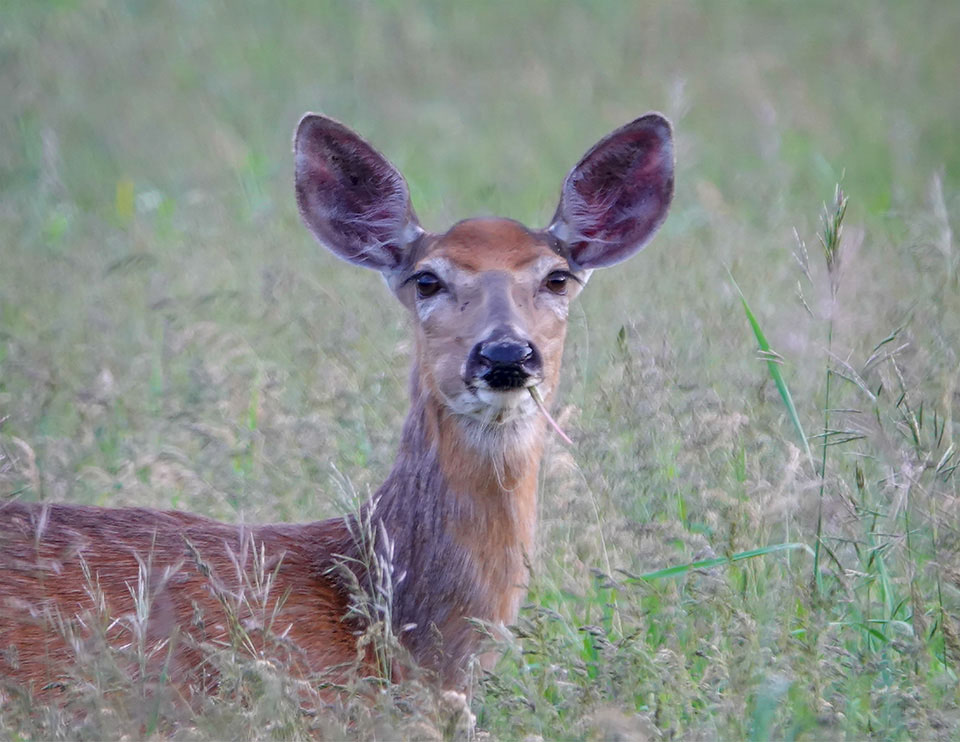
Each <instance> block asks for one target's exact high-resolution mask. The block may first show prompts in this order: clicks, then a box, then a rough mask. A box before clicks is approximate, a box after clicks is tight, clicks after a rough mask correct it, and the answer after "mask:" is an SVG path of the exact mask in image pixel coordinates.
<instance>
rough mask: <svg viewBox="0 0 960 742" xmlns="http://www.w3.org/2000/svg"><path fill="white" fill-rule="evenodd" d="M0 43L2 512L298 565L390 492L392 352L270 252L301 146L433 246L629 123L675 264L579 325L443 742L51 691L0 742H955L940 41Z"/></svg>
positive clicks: (378, 332) (655, 259)
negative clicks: (528, 525) (384, 186)
mask: <svg viewBox="0 0 960 742" xmlns="http://www.w3.org/2000/svg"><path fill="white" fill-rule="evenodd" d="M0 15H2V21H0V99H2V100H3V104H2V109H0V498H6V497H18V498H21V499H23V500H29V501H39V500H44V501H55V502H72V503H85V504H95V505H107V506H131V505H143V506H150V507H158V508H172V509H183V510H189V511H193V512H199V513H203V514H205V515H209V516H212V517H216V518H219V519H222V520H227V521H231V522H241V521H246V522H267V521H305V520H311V519H319V518H325V517H329V516H331V515H335V514H338V513H342V512H344V509H345V508H347V507H349V506H350V502H351V499H355V498H357V497H359V498H361V499H362V498H365V497H366V496H367V495H368V494H369V493H370V492H371V491H372V490H373V489H375V488H376V486H377V485H378V484H379V483H380V482H381V481H382V480H383V478H384V477H385V475H386V473H387V471H388V469H389V467H390V465H391V463H392V460H393V456H394V453H395V450H396V446H397V443H398V439H399V432H400V425H401V422H402V420H403V417H404V415H405V412H406V405H407V399H406V379H407V373H408V362H409V353H410V340H409V336H408V329H409V324H408V322H407V320H406V317H405V316H404V314H403V311H402V310H401V309H400V308H399V305H397V304H395V303H394V301H393V299H392V298H391V297H390V295H389V292H388V290H387V289H386V287H385V286H384V284H383V282H382V281H381V280H380V278H379V277H378V276H377V275H376V274H375V273H373V272H371V271H364V270H361V269H359V268H355V267H353V266H350V265H348V264H346V263H343V262H340V261H338V260H336V259H335V258H334V257H333V256H331V255H330V254H329V253H328V252H327V251H326V250H324V249H323V248H322V247H320V246H319V245H317V244H316V243H315V242H314V241H313V239H312V238H311V237H310V235H309V234H308V232H307V231H306V229H304V227H303V226H302V225H301V223H300V221H299V218H298V215H297V213H296V206H295V202H294V195H293V187H292V172H293V165H292V157H291V136H292V131H293V129H294V126H295V125H296V122H297V120H298V118H299V116H300V115H301V114H302V113H303V112H304V111H306V110H317V111H322V112H324V113H326V114H328V115H330V116H333V117H335V118H337V119H339V120H341V121H344V122H346V123H348V124H349V125H350V126H351V127H353V128H354V129H355V130H357V131H358V132H360V133H361V134H362V135H363V136H365V137H366V138H368V139H369V140H370V141H371V142H373V143H374V144H375V145H376V146H377V147H378V148H379V149H380V150H381V151H382V152H383V153H385V154H386V155H387V156H388V157H389V158H390V159H391V160H392V161H393V162H394V163H395V164H396V165H397V166H398V168H399V169H400V170H401V171H402V172H403V173H404V175H405V176H406V178H407V180H408V182H409V184H410V188H411V192H412V195H413V200H414V204H415V206H416V209H417V212H418V214H419V216H420V219H421V221H422V223H423V224H424V226H425V227H426V228H427V229H432V230H435V231H441V230H443V229H446V227H447V226H449V225H450V224H452V223H453V222H454V221H456V220H458V219H460V218H463V217H466V216H470V215H476V214H498V215H501V216H507V217H511V218H515V219H519V220H521V221H523V222H524V223H526V224H529V225H531V226H536V227H540V226H543V225H545V224H546V223H547V221H548V220H549V218H550V216H551V214H552V213H553V209H554V208H555V206H556V203H557V197H558V193H559V187H560V183H561V182H562V178H563V176H564V175H565V173H566V172H567V170H568V169H569V168H570V167H571V166H572V165H573V164H574V163H575V162H576V161H577V159H578V158H579V157H580V156H581V154H583V152H585V150H586V149H587V148H588V147H589V146H590V145H591V144H592V143H593V142H595V141H596V140H597V139H599V138H600V137H601V136H602V135H604V134H605V133H607V132H608V131H610V130H612V129H613V128H615V127H617V126H619V125H621V124H623V123H625V122H627V121H629V120H631V119H633V118H635V117H637V116H639V115H641V114H642V113H644V112H646V111H648V110H660V111H662V112H663V113H665V114H666V115H667V116H668V117H670V118H671V119H672V121H673V123H674V127H675V133H676V137H677V152H676V157H677V180H676V182H677V187H676V196H675V200H674V204H673V207H672V210H671V214H670V217H669V218H668V220H667V222H666V224H665V225H664V227H663V229H662V230H661V232H660V233H659V235H658V236H657V237H656V239H655V240H654V241H653V242H652V244H651V245H650V246H649V247H647V248H646V250H645V251H644V252H643V253H641V254H640V255H638V256H637V257H635V258H633V259H632V260H631V261H629V262H628V263H625V264H623V265H622V266H618V267H617V268H614V269H612V270H608V271H598V272H597V273H596V275H594V277H593V278H592V279H591V282H590V285H589V287H588V288H587V290H586V291H585V292H584V295H583V296H582V297H581V299H580V300H579V303H578V305H577V307H576V309H575V311H574V312H572V314H571V327H570V337H569V340H568V344H567V348H566V357H565V367H564V377H565V381H564V386H563V388H562V390H561V394H560V397H559V400H558V402H557V404H556V405H555V408H554V414H555V416H556V417H557V418H558V420H559V421H560V423H561V424H562V425H563V427H564V428H565V430H566V432H567V434H569V435H570V437H571V438H572V439H573V440H574V442H575V445H574V446H572V447H568V446H565V445H564V444H563V443H562V442H561V441H559V440H558V439H556V438H555V437H553V438H552V439H551V442H550V444H549V450H548V454H547V457H546V460H545V466H544V470H543V472H542V489H541V496H540V501H539V511H540V529H539V533H538V551H537V553H536V554H535V555H534V557H533V561H532V565H531V566H532V576H531V582H530V591H529V597H528V603H527V605H526V606H525V607H524V609H523V611H522V613H521V616H520V619H519V621H518V625H517V627H516V628H515V631H514V635H513V638H512V639H511V640H509V641H506V640H503V641H500V643H499V644H497V646H496V650H497V651H498V652H499V653H500V654H501V655H502V657H501V659H500V660H499V662H498V664H497V667H496V670H495V671H494V672H492V673H489V674H487V675H483V676H478V677H477V679H476V682H475V684H474V688H473V697H472V702H471V710H472V713H473V715H474V716H475V719H476V721H475V726H473V728H470V725H469V723H468V721H467V720H465V719H463V718H460V719H457V718H456V715H455V714H452V713H451V712H450V711H449V710H446V709H445V708H444V707H443V704H442V703H440V702H439V701H438V700H437V699H436V698H435V697H433V696H432V695H431V694H430V693H429V692H428V691H427V690H426V689H425V688H421V687H418V686H416V684H415V683H408V684H401V685H399V686H397V687H389V686H388V687H386V688H384V689H383V690H382V692H380V693H379V694H377V700H376V702H374V701H371V699H370V697H369V696H362V695H361V694H358V695H357V696H355V697H352V698H348V699H346V700H345V701H344V702H343V703H342V704H341V705H340V706H338V707H337V708H332V709H328V710H325V711H323V712H321V713H318V714H311V713H305V712H303V711H301V710H300V703H301V695H300V694H299V692H298V690H297V689H296V688H295V687H293V684H291V683H289V682H286V681H285V676H284V673H283V668H282V667H277V666H275V665H273V664H270V663H268V662H258V661H257V658H254V657H249V656H244V654H243V652H242V651H240V650H238V651H236V652H235V653H234V654H233V655H231V656H229V657H221V658H219V660H218V661H220V662H221V663H222V670H223V673H224V678H228V679H229V680H230V682H226V680H225V682H224V683H223V687H222V689H221V691H220V692H219V694H218V695H216V696H213V697H211V698H210V699H209V700H207V701H206V702H205V704H204V705H203V707H202V708H184V707H183V705H182V704H177V703H174V702H172V701H170V700H169V696H168V695H165V694H163V693H160V692H156V691H155V690H151V689H150V688H148V687H147V685H145V684H144V682H142V679H138V678H136V677H133V676H132V675H130V674H129V673H126V674H125V673H124V671H123V667H124V666H125V665H124V663H123V661H122V658H119V659H118V658H116V657H112V656H110V655H109V653H108V654H107V655H106V656H101V657H97V656H84V657H78V662H77V667H76V668H75V669H74V670H73V672H74V673H75V676H76V682H75V683H74V684H73V685H71V686H70V687H68V688H67V689H66V690H65V693H66V697H67V700H68V703H67V705H66V706H54V707H44V706H42V705H40V706H38V705H37V704H36V703H34V702H33V701H32V700H31V699H30V698H28V697H24V696H22V695H18V694H16V693H15V692H13V691H9V690H8V691H4V695H3V700H2V701H0V737H2V738H11V739H34V738H70V739H99V738H120V737H125V738H140V737H158V738H165V737H172V738H176V739H229V738H234V739H243V738H269V739H274V738H284V739H286V738H297V739H300V738H338V737H351V738H358V739H393V738H399V737H403V738H428V739H433V738H453V737H458V738H462V737H470V736H473V737H476V738H481V739H497V740H499V739H507V740H508V739H538V738H543V739H650V740H655V739H665V740H666V739H684V740H689V739H693V740H698V739H699V740H712V739H730V740H735V739H753V740H764V739H792V740H821V739H877V740H912V739H931V740H934V739H936V740H951V739H957V738H958V737H960V692H958V675H960V474H957V473H956V466H957V464H958V462H960V450H958V449H960V370H958V369H960V275H958V274H960V244H958V240H957V237H956V235H955V232H954V230H955V229H956V227H957V225H958V223H960V222H958V220H960V139H958V136H957V126H958V122H960V85H958V82H957V75H958V71H960V47H958V46H957V43H956V40H957V38H958V36H960V3H951V2H944V1H943V0H930V1H926V0H920V1H918V2H913V3H897V2H877V3H871V4H866V3H863V4H861V3H841V4H838V3H828V2H823V1H821V0H813V1H812V2H807V3H802V4H799V3H798V4H787V3H777V2H760V1H754V0H733V1H731V2H724V3H709V2H704V1H702V0H701V1H695V0H680V1H678V2H671V3H613V2H610V3H607V2H582V3H572V2H548V1H547V0H534V1H532V2H523V3H506V2H504V3H501V2H490V3H459V4H454V3H443V2H439V0H438V1H436V2H416V3H413V2H410V3H408V2H397V1H394V0H382V1H381V2H375V1H373V0H370V1H367V2H353V3H346V2H343V3H335V2H329V3H328V2H318V3H307V2H296V3H284V4H274V3H256V2H230V3H226V2H204V3H193V2H172V1H171V2H159V3H148V2H129V3H119V2H118V3H114V2H102V1H98V0H92V1H91V2H81V1H80V0H77V1H76V2H70V1H68V0H61V1H60V2H17V1H16V0H7V2H4V3H3V4H2V11H0ZM838 184H839V187H840V189H842V195H839V194H838V193H837V190H836V189H837V185H838ZM844 203H845V209H844V208H843V207H842V205H841V204H844ZM838 224H839V225H840V235H839V238H838V239H837V238H836V235H835V234H834V232H835V231H836V227H837V225H838ZM738 286H739V291H742V298H741V294H740V293H739V291H738V288H737V287H738ZM748 317H752V318H753V320H754V322H753V324H751V322H750V321H749V320H748ZM767 347H769V349H770V350H766V349H765V348H767ZM758 349H759V350H758ZM787 399H792V404H793V405H794V408H791V406H790V405H788V404H786V400H787ZM801 431H802V432H801ZM671 567H675V568H676V569H675V570H673V571H672V572H670V573H668V574H664V573H663V572H662V570H667V569H668V568H671ZM0 610H2V608H0ZM114 660H116V661H114Z"/></svg>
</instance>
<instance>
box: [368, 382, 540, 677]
mask: <svg viewBox="0 0 960 742" xmlns="http://www.w3.org/2000/svg"><path fill="white" fill-rule="evenodd" d="M411 386H412V390H411V391H412V405H411V409H410V413H409V415H408V417H407V420H406V423H405V424H404V429H403V437H402V443H401V447H400V452H399V454H398V456H397V459H396V462H395V464H394V467H393V470H392V471H391V473H390V476H389V477H388V478H387V480H386V481H385V482H384V484H383V485H382V486H381V488H380V489H379V490H378V492H377V495H376V497H375V498H374V499H375V505H373V507H374V508H375V511H374V513H375V515H374V518H375V520H379V521H380V522H382V524H383V526H384V530H385V531H386V533H387V534H388V535H389V537H390V539H391V541H392V547H393V571H394V584H395V585H396V587H395V593H394V598H393V603H394V621H395V623H396V624H397V625H408V624H416V628H415V629H413V630H412V631H410V632H408V633H407V634H406V636H405V639H406V642H407V644H408V646H410V647H411V649H413V650H414V654H415V655H416V654H422V653H424V652H427V653H429V652H432V651H435V649H434V647H433V646H432V645H435V644H436V635H437V630H439V632H440V635H441V636H442V638H443V644H444V649H443V655H444V660H442V662H441V664H444V665H446V664H449V663H457V662H460V661H462V657H461V656H458V655H461V654H462V653H465V652H467V651H468V649H469V648H470V647H472V646H473V639H472V638H471V637H470V636H469V634H470V633H472V632H473V629H472V628H471V627H470V625H469V623H468V622H467V621H465V620H464V619H465V618H478V619H481V620H484V621H489V622H493V623H510V622H512V621H513V620H514V619H515V618H516V614H517V610H518V608H519V605H520V601H521V600H522V598H523V595H524V593H525V591H526V582H527V569H526V561H527V557H528V555H531V554H532V551H533V540H534V531H535V527H536V495H537V478H538V471H539V466H540V459H541V455H542V451H543V439H544V433H545V430H544V425H543V423H542V421H541V420H539V418H538V417H537V418H529V419H522V420H520V421H518V422H517V423H515V424H510V425H497V426H487V427H486V428H484V427H481V426H480V423H478V422H475V421H473V420H467V419H463V418H461V417H457V416H454V415H451V414H450V413H449V412H448V411H447V410H446V409H445V408H444V407H443V406H442V404H441V403H440V402H439V400H437V399H436V398H435V397H433V396H432V395H431V394H430V392H429V391H428V390H427V389H425V388H424V386H423V384H422V382H421V381H420V376H419V373H418V369H417V368H416V367H415V368H414V370H413V381H412V384H411ZM461 647H462V648H463V652H461V651H460V649H458V648H461ZM421 659H422V658H421ZM441 669H443V668H441Z"/></svg>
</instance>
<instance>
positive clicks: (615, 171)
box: [547, 113, 673, 269]
mask: <svg viewBox="0 0 960 742" xmlns="http://www.w3.org/2000/svg"><path fill="white" fill-rule="evenodd" d="M672 198H673V135H672V133H671V131H670V122H669V121H667V120H666V119H665V118H664V117H663V116H661V115H660V114H658V113H648V114H647V115H646V116H641V117H640V118H638V119H637V120H636V121H632V122H631V123H629V124H627V125H626V126H623V127H621V128H619V129H617V130H616V131H615V132H613V133H612V134H608V135H607V136H606V137H604V138H603V139H601V140H600V141H599V142H597V144H595V145H594V146H593V148H592V149H591V150H590V151H589V152H587V154H585V155H584V156H583V159H581V160H580V162H578V163H577V165H576V167H574V168H573V170H571V171H570V174H569V175H567V178H566V180H565V181H564V182H563V189H562V190H561V192H560V205H559V206H558V207H557V213H556V215H555V216H554V217H553V223H552V224H551V225H550V226H549V227H548V228H547V231H548V232H549V233H550V234H551V235H553V237H554V238H555V239H556V240H557V241H558V243H559V246H560V249H561V250H562V252H563V253H564V254H565V256H566V258H567V260H569V261H570V263H571V265H573V267H574V268H578V269H588V268H602V267H604V266H608V265H613V264H614V263H619V262H620V261H621V260H626V259H627V258H629V257H630V256H631V255H633V254H634V253H635V252H637V251H638V250H640V249H641V248H642V247H643V246H644V245H646V244H647V242H649V240H650V238H651V237H653V235H654V233H655V232H656V231H657V230H658V229H659V228H660V225H661V224H663V220H664V219H666V217H667V210H668V209H669V208H670V201H671V199H672Z"/></svg>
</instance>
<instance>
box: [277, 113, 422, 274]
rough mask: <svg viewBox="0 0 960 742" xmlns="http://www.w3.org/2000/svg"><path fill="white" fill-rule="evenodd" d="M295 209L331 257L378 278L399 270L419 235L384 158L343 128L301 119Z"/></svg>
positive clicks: (399, 179)
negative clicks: (376, 273) (373, 272)
mask: <svg viewBox="0 0 960 742" xmlns="http://www.w3.org/2000/svg"><path fill="white" fill-rule="evenodd" d="M294 154H295V156H296V189H297V206H298V207H299V209H300V216H301V217H302V218H303V221H304V223H305V224H306V225H307V226H308V227H309V228H310V231H311V232H313V234H314V236H316V238H317V239H318V240H320V242H322V243H323V244H324V245H326V246H327V247H328V248H329V249H330V250H331V251H332V252H333V253H334V254H335V255H337V256H338V257H340V258H343V259H344V260H349V261H350V262H351V263H355V264H357V265H362V266H365V267H367V268H374V269H375V270H379V271H383V272H391V271H394V270H396V269H397V268H399V267H400V266H402V265H403V262H404V258H405V257H406V255H407V252H408V249H409V247H410V245H411V244H412V243H413V242H414V241H415V240H416V239H417V238H418V237H419V236H420V235H421V234H423V230H422V229H421V228H420V224H419V223H418V222H417V217H416V215H415V214H414V213H413V206H412V205H411V203H410V191H409V190H408V188H407V183H406V181H405V180H404V179H403V176H402V175H400V173H399V172H398V171H397V169H396V168H395V167H394V166H393V165H391V164H390V163H389V162H388V161H387V159H386V158H385V157H383V155H381V154H380V153H379V152H377V151H376V150H375V149H374V148H373V147H371V146H370V145H369V144H367V143H366V142H365V141H363V139H361V138H360V137H359V136H357V135H356V134H354V133H353V132H352V131H350V129H348V128H347V127H346V126H344V125H343V124H341V123H339V122H337V121H334V120H333V119H329V118H327V117H325V116H320V115H318V114H314V113H308V114H306V115H305V116H304V117H303V118H302V119H301V120H300V124H299V126H297V133H296V136H295V138H294Z"/></svg>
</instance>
